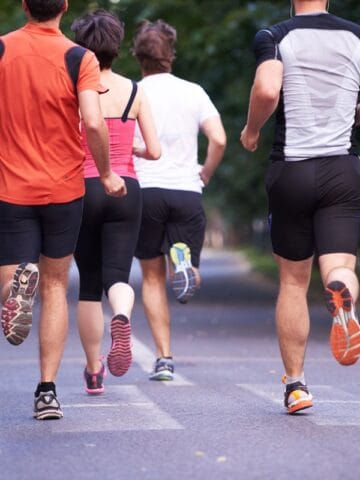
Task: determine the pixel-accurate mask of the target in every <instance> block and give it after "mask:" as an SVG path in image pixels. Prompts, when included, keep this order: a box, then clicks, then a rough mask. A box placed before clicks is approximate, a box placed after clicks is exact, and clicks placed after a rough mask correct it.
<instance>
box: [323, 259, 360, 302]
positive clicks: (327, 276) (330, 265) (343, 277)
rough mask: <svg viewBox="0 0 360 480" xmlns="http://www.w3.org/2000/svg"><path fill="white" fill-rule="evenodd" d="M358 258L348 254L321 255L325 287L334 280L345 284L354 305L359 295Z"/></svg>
mask: <svg viewBox="0 0 360 480" xmlns="http://www.w3.org/2000/svg"><path fill="white" fill-rule="evenodd" d="M355 265H356V257H355V255H351V254H348V253H331V254H327V255H321V257H320V258H319V266H320V272H321V277H322V280H323V284H324V287H326V285H327V284H328V283H330V282H332V281H334V280H338V281H340V282H343V283H345V285H346V286H347V288H348V289H349V291H350V293H351V296H352V298H353V301H354V303H356V301H357V299H358V295H359V281H358V278H357V276H356V274H355Z"/></svg>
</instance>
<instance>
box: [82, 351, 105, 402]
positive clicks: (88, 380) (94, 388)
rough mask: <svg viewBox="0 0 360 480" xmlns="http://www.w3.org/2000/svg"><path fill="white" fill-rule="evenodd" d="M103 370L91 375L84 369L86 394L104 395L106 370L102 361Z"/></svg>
mask: <svg viewBox="0 0 360 480" xmlns="http://www.w3.org/2000/svg"><path fill="white" fill-rule="evenodd" d="M100 362H101V368H100V370H99V371H98V372H96V373H89V372H88V371H87V370H86V367H85V368H84V380H85V392H86V393H88V394H89V395H98V394H100V393H104V391H105V387H104V383H103V381H104V378H105V377H106V368H105V364H104V362H103V361H102V360H101V359H100Z"/></svg>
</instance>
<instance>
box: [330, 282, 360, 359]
mask: <svg viewBox="0 0 360 480" xmlns="http://www.w3.org/2000/svg"><path fill="white" fill-rule="evenodd" d="M324 296H325V303H326V307H327V309H328V310H329V312H330V314H331V316H332V318H333V323H332V327H331V332H330V347H331V351H332V354H333V355H334V357H335V358H336V360H337V361H338V362H339V363H340V364H341V365H353V364H354V363H355V362H357V361H358V358H359V355H360V325H359V321H358V319H357V315H356V313H355V307H354V302H353V300H352V298H351V294H350V292H349V289H348V288H347V287H346V285H345V284H344V283H343V282H340V281H334V282H330V283H329V284H328V285H327V287H326V289H325V293H324Z"/></svg>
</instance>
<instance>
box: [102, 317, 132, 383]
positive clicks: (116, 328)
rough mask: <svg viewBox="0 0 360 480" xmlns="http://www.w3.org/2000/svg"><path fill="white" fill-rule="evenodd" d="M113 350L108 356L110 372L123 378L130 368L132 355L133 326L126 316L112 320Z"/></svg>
mask: <svg viewBox="0 0 360 480" xmlns="http://www.w3.org/2000/svg"><path fill="white" fill-rule="evenodd" d="M110 333H111V349H110V352H109V354H108V356H107V365H108V368H109V371H110V373H111V374H112V375H114V376H115V377H121V376H122V375H124V374H125V373H126V372H127V371H128V370H129V368H130V365H131V360H132V354H131V325H130V321H129V319H128V318H126V317H125V315H115V317H114V318H113V319H112V320H111V325H110Z"/></svg>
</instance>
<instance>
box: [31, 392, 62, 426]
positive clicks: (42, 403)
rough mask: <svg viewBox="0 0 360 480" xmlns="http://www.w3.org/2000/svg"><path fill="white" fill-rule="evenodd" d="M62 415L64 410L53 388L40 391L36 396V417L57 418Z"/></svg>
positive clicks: (40, 418)
mask: <svg viewBox="0 0 360 480" xmlns="http://www.w3.org/2000/svg"><path fill="white" fill-rule="evenodd" d="M62 417H63V412H62V410H61V408H60V403H59V401H58V399H57V398H56V394H55V393H54V392H53V391H52V390H49V391H48V392H40V393H39V395H38V396H37V397H35V402H34V418H36V419H37V420H56V419H58V418H62Z"/></svg>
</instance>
